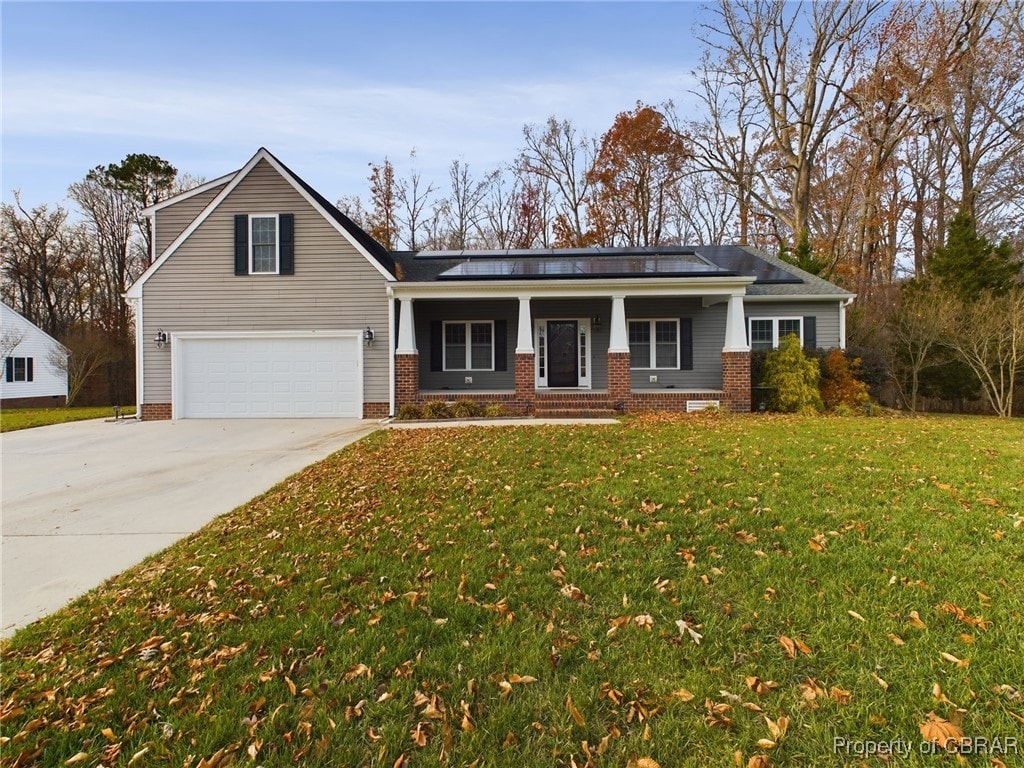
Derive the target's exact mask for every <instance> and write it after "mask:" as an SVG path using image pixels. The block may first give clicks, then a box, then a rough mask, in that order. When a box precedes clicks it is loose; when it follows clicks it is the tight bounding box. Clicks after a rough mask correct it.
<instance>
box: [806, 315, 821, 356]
mask: <svg viewBox="0 0 1024 768" xmlns="http://www.w3.org/2000/svg"><path fill="white" fill-rule="evenodd" d="M817 348H818V318H817V317H815V316H814V315H807V316H806V317H805V318H804V349H806V350H807V351H808V352H813V351H814V350H816V349H817Z"/></svg>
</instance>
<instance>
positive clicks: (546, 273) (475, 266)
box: [438, 255, 733, 280]
mask: <svg viewBox="0 0 1024 768" xmlns="http://www.w3.org/2000/svg"><path fill="white" fill-rule="evenodd" d="M732 274H733V272H731V271H730V270H727V269H723V268H722V267H717V266H715V265H713V264H709V263H708V262H706V261H704V260H702V259H696V258H693V257H692V256H691V257H690V258H687V257H685V256H655V255H642V256H634V257H632V258H626V257H595V256H590V257H584V258H575V259H567V258H531V259H523V258H520V259H493V258H485V259H475V260H469V261H464V262H462V263H461V264H457V265H455V266H454V267H452V268H451V269H449V270H447V271H445V272H442V273H441V274H440V275H438V279H439V280H470V279H472V280H487V279H500V278H505V279H516V278H519V279H531V278H535V279H540V278H560V277H561V278H587V277H624V276H630V275H637V276H639V275H652V276H657V277H695V276H713V275H718V276H729V275H732Z"/></svg>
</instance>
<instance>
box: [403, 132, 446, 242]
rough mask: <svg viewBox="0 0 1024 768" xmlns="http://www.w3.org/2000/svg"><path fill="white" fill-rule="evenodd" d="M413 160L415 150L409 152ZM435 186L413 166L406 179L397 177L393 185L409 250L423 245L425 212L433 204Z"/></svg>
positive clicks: (426, 212)
mask: <svg viewBox="0 0 1024 768" xmlns="http://www.w3.org/2000/svg"><path fill="white" fill-rule="evenodd" d="M409 158H410V159H412V160H415V158H416V150H413V151H412V152H410V153H409ZM435 191H436V188H435V187H434V185H433V184H431V183H430V182H429V181H424V179H423V175H422V174H421V173H420V172H419V171H418V170H417V169H416V168H413V169H412V170H411V171H410V172H409V177H408V178H407V179H399V180H398V181H397V183H396V186H395V198H396V200H397V203H398V214H397V217H398V222H399V224H401V225H402V226H403V227H404V228H405V232H404V237H403V239H404V240H405V242H406V245H407V246H408V247H409V250H412V251H418V250H419V249H420V248H422V247H423V241H424V235H423V233H422V230H423V227H424V224H425V220H426V217H427V214H428V212H429V210H430V208H431V206H432V205H433V202H434V201H433V195H434V192H435Z"/></svg>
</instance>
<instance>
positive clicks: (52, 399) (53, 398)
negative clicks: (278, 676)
mask: <svg viewBox="0 0 1024 768" xmlns="http://www.w3.org/2000/svg"><path fill="white" fill-rule="evenodd" d="M66 404H67V398H66V397H64V395H40V396H37V397H5V398H4V399H3V400H0V408H4V409H7V408H60V407H62V406H64V405H66ZM111 413H113V410H111Z"/></svg>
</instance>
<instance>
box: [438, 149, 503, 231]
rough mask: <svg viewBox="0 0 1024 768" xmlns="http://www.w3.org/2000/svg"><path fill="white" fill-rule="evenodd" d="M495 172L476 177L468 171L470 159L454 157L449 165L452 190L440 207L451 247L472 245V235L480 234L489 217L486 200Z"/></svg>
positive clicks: (449, 179)
mask: <svg viewBox="0 0 1024 768" xmlns="http://www.w3.org/2000/svg"><path fill="white" fill-rule="evenodd" d="M493 173H494V172H492V173H491V174H488V175H487V176H485V177H484V178H482V179H475V178H473V176H472V174H471V173H470V171H469V164H468V163H465V162H463V161H461V160H453V161H452V163H451V165H450V166H448V181H449V183H450V185H451V193H450V194H449V196H448V198H447V200H445V201H444V204H443V206H442V207H441V209H440V210H442V211H443V215H444V218H445V223H446V229H447V236H448V247H450V248H470V247H472V240H473V238H474V237H475V236H477V235H478V234H479V229H480V224H481V221H482V220H483V219H485V218H486V213H485V211H484V209H483V201H484V198H485V197H486V196H487V190H488V189H489V187H490V184H491V180H492V178H493Z"/></svg>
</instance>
